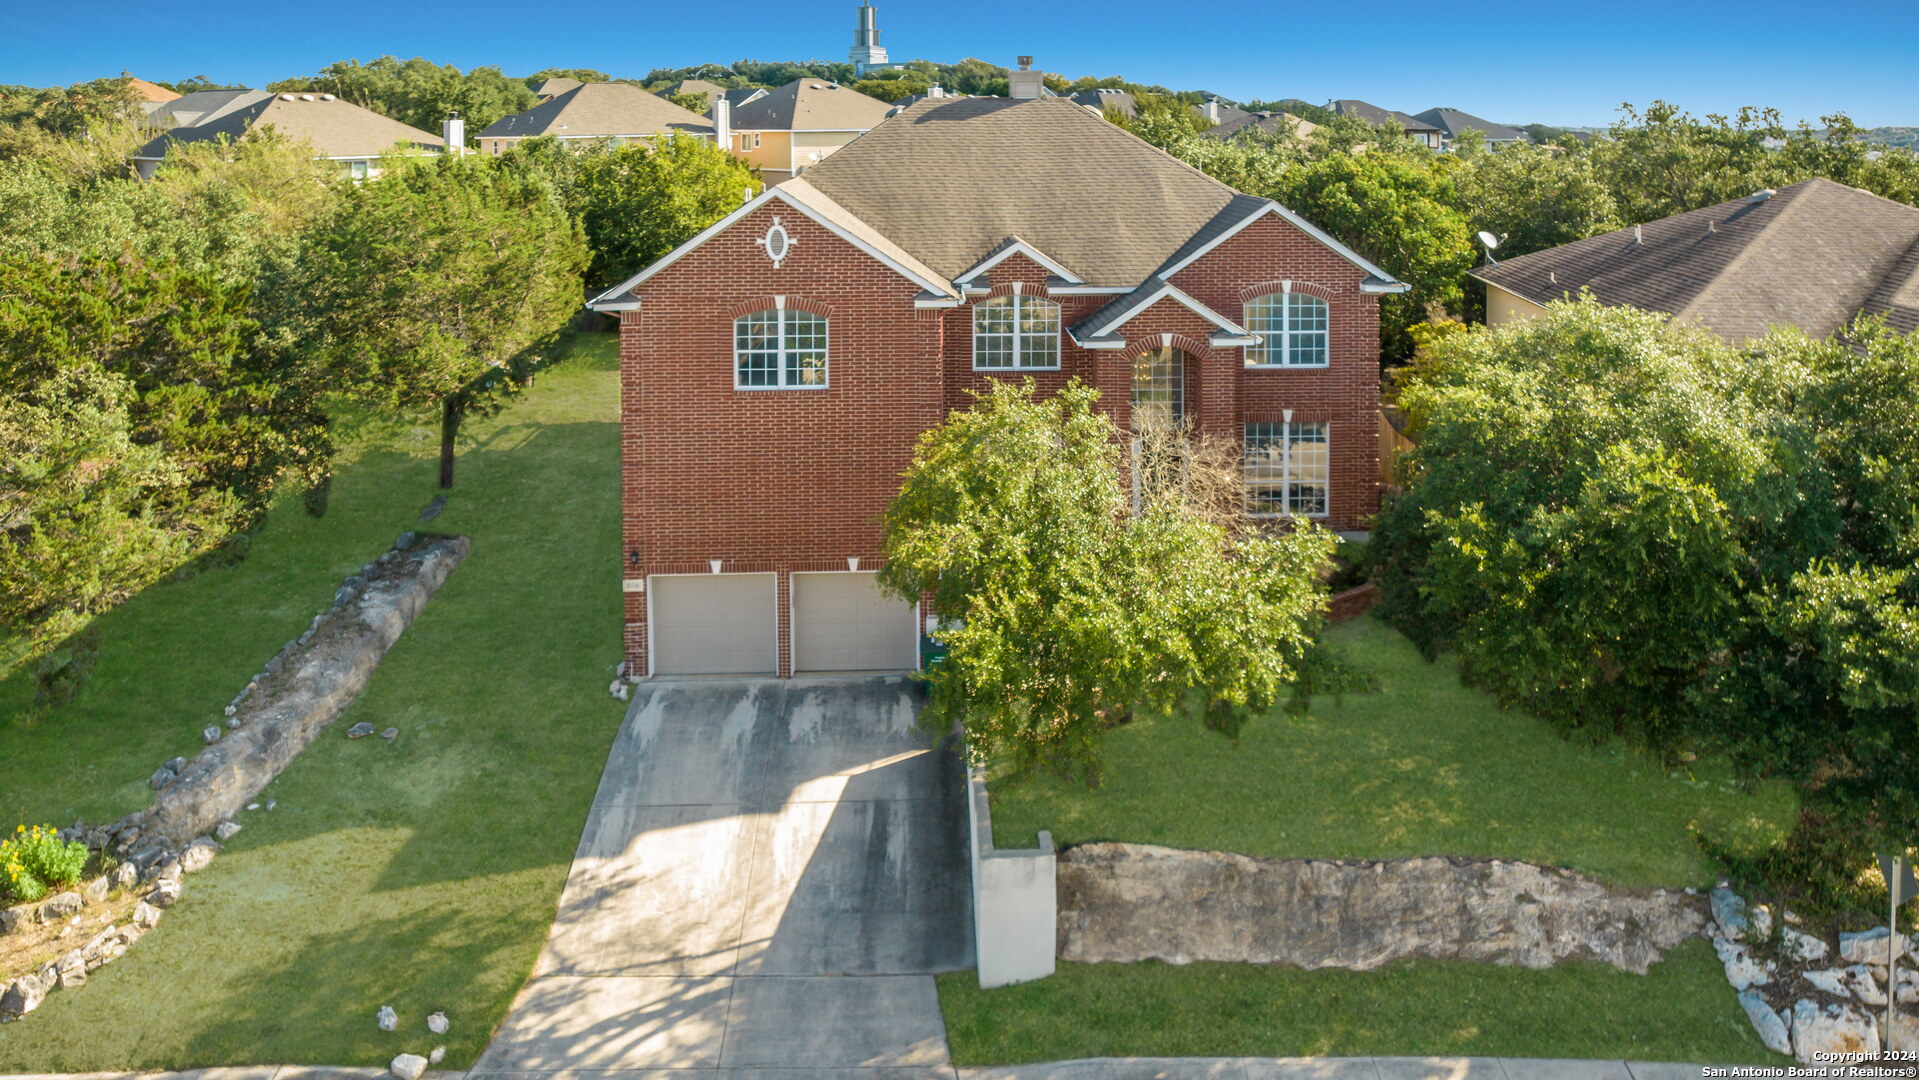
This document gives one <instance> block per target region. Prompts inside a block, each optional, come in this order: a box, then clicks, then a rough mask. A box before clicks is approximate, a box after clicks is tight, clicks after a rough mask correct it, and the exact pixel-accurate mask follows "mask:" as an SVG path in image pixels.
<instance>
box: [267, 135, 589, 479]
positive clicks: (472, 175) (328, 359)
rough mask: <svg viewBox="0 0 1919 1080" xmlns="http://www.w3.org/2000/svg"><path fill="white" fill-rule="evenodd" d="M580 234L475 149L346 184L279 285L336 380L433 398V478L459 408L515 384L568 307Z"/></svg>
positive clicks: (415, 399) (542, 182) (381, 397)
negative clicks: (436, 425)
mask: <svg viewBox="0 0 1919 1080" xmlns="http://www.w3.org/2000/svg"><path fill="white" fill-rule="evenodd" d="M586 262H587V251H586V243H585V240H584V238H583V237H582V235H581V232H580V228H579V226H578V224H576V223H575V222H573V221H572V220H571V219H570V218H569V217H568V215H567V212H566V210H565V208H564V207H563V206H562V205H561V203H560V200H559V197H558V195H557V194H556V192H555V191H554V189H553V186H552V185H551V184H550V183H549V182H548V181H547V180H546V179H545V178H543V177H542V176H540V175H538V174H537V173H534V172H531V171H529V170H525V169H514V168H508V167H505V166H502V165H501V164H500V163H499V162H498V160H496V159H492V158H479V157H467V158H459V157H443V158H440V159H438V160H437V161H431V162H418V163H412V164H408V165H404V166H402V167H399V168H397V169H395V170H393V171H390V172H388V173H387V174H386V175H385V176H383V177H381V179H380V182H379V183H376V184H360V185H355V186H353V187H352V188H350V189H349V190H347V191H346V192H345V193H344V195H343V198H342V199H341V201H340V203H339V205H338V208H337V209H336V210H335V211H334V213H333V214H332V215H331V216H330V217H329V218H327V219H326V220H325V221H323V222H322V223H321V224H320V225H318V226H317V227H316V228H315V229H314V230H313V234H312V236H311V237H310V240H309V242H308V244H307V246H306V250H305V252H304V255H303V257H302V258H301V260H300V262H299V264H298V266H297V268H296V269H295V270H293V271H292V272H291V277H292V280H291V281H289V282H288V283H287V284H286V285H284V286H282V288H281V290H280V291H281V292H283V293H284V295H287V296H289V297H292V298H295V299H294V302H296V303H298V304H299V306H300V307H301V309H302V310H303V311H305V312H306V313H307V314H306V317H307V318H308V319H310V320H311V324H310V326H309V327H308V328H307V330H306V333H305V334H304V335H303V336H304V337H306V339H307V341H308V343H309V344H308V349H309V351H311V352H312V353H313V354H314V356H315V359H316V361H317V363H318V365H319V366H320V367H321V368H323V369H324V370H325V371H326V372H327V373H328V375H329V377H330V378H331V379H332V380H333V381H334V385H335V386H337V387H339V388H340V389H343V390H346V391H347V392H349V393H351V394H353V395H354V396H356V397H358V398H360V399H362V400H365V401H368V402H371V403H373V404H375V405H378V406H382V407H387V408H392V409H401V410H411V409H424V408H430V407H434V406H438V408H439V410H440V486H441V487H451V486H452V485H453V458H454V446H455V440H456V438H457V436H458V434H459V427H460V422H461V420H462V419H463V418H464V417H465V416H466V415H467V413H469V412H472V411H476V410H480V409H484V408H488V407H490V406H491V405H493V404H494V403H497V402H498V401H500V400H503V399H504V398H506V397H508V396H510V395H511V394H513V393H514V392H515V391H517V390H518V389H519V388H520V387H521V386H523V385H524V382H525V380H526V378H527V377H528V376H530V375H531V374H532V373H533V372H534V371H536V370H537V369H538V368H539V367H540V366H541V365H543V364H544V363H546V362H547V361H548V360H549V359H550V358H551V357H552V355H553V349H554V346H555V345H556V343H557V342H558V340H559V337H560V335H561V332H562V331H563V330H564V328H565V327H566V325H567V322H568V321H569V320H570V319H571V317H572V316H573V314H574V313H575V312H576V311H578V310H579V306H580V302H581V299H582V292H581V279H580V274H581V271H582V270H583V269H584V268H585V265H586Z"/></svg>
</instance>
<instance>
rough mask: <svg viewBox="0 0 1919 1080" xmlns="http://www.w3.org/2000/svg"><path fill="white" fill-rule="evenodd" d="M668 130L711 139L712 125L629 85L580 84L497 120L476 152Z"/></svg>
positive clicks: (640, 138)
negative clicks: (544, 139)
mask: <svg viewBox="0 0 1919 1080" xmlns="http://www.w3.org/2000/svg"><path fill="white" fill-rule="evenodd" d="M557 81H559V80H548V82H549V83H551V82H557ZM672 132H681V133H684V134H687V135H697V136H699V137H701V138H704V139H711V138H713V124H712V121H710V120H708V119H707V118H706V117H704V116H701V115H700V114H698V113H695V112H688V111H687V110H685V109H682V108H680V107H679V106H678V105H675V104H673V103H672V102H670V101H668V100H666V99H665V98H663V97H660V96H659V95H657V94H652V93H648V92H647V91H646V90H644V89H642V88H640V87H637V86H634V85H633V84H631V83H621V82H596V83H581V84H580V85H578V86H575V87H573V88H572V89H570V90H565V91H562V92H560V93H558V94H555V95H553V96H552V97H549V98H547V99H546V100H544V101H542V102H540V103H539V104H538V105H535V106H533V107H532V108H531V109H528V110H527V111H525V112H522V113H514V114H513V115H512V116H504V117H501V118H500V119H498V120H495V121H494V122H493V123H491V124H488V125H487V127H486V130H485V131H482V132H480V134H479V135H478V137H477V138H478V140H479V144H480V153H482V154H500V153H504V152H505V151H506V150H507V149H508V148H509V147H511V146H513V145H514V144H515V143H518V142H521V141H523V140H526V139H534V138H538V137H540V136H542V135H551V136H553V137H554V138H556V139H558V140H559V141H560V142H562V143H588V142H598V141H600V140H602V139H604V140H606V141H608V142H611V143H613V144H614V145H620V144H623V143H629V142H640V143H650V142H652V141H653V140H654V139H656V138H658V137H659V136H661V135H666V134H670V133H672Z"/></svg>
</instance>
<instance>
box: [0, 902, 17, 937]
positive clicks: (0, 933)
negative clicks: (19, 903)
mask: <svg viewBox="0 0 1919 1080" xmlns="http://www.w3.org/2000/svg"><path fill="white" fill-rule="evenodd" d="M19 927H20V909H19V908H0V937H5V936H6V935H8V934H11V933H13V932H14V931H15V930H17V929H19Z"/></svg>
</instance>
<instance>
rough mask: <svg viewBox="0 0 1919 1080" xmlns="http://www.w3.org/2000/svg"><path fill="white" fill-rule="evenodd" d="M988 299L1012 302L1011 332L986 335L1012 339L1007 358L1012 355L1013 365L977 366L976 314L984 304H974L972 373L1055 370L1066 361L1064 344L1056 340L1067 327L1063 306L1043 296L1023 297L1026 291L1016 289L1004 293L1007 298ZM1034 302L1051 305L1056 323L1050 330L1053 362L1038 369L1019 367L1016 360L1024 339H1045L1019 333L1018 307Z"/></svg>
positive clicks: (977, 327)
mask: <svg viewBox="0 0 1919 1080" xmlns="http://www.w3.org/2000/svg"><path fill="white" fill-rule="evenodd" d="M991 299H992V300H995V301H998V300H1011V301H1012V302H1013V329H1012V330H1011V331H1009V332H1007V333H1004V334H999V333H991V334H989V336H991V337H1004V338H1011V339H1012V342H1013V350H1012V352H1011V353H1010V354H1009V355H1010V356H1011V357H1012V358H1013V362H1012V364H1010V365H1008V366H1006V367H981V366H980V362H979V339H980V329H979V311H980V308H981V307H983V306H984V305H983V304H976V305H974V307H973V370H974V371H990V372H1001V373H1003V372H1009V371H1012V372H1017V371H1058V370H1059V369H1060V364H1061V363H1062V362H1063V361H1064V359H1065V356H1064V354H1065V352H1066V349H1065V346H1064V345H1063V343H1062V342H1061V341H1060V340H1058V339H1059V338H1060V337H1063V336H1064V334H1063V333H1062V330H1063V328H1064V326H1065V324H1066V310H1065V309H1064V308H1062V307H1061V306H1060V305H1059V304H1057V303H1054V302H1053V301H1051V300H1048V299H1046V298H1045V297H1043V296H1029V295H1027V294H1026V293H1025V292H1024V291H1023V290H1017V291H1014V292H1012V293H1008V294H1007V295H1006V296H996V297H992V298H991ZM1034 302H1037V303H1041V304H1047V305H1050V306H1051V307H1052V309H1053V312H1054V318H1053V322H1054V323H1055V324H1057V328H1056V329H1054V331H1053V334H1054V337H1055V340H1054V342H1053V362H1052V363H1051V364H1048V365H1043V366H1040V367H1028V366H1026V365H1024V364H1021V363H1020V362H1019V360H1020V352H1021V348H1020V347H1021V345H1023V344H1024V343H1025V340H1026V338H1027V337H1029V336H1031V337H1044V336H1045V335H1043V334H1032V335H1028V334H1027V333H1026V332H1025V331H1023V330H1021V329H1020V328H1019V316H1020V308H1021V306H1022V305H1024V304H1028V303H1034ZM995 306H997V305H995Z"/></svg>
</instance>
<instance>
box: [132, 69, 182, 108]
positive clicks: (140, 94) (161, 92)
mask: <svg viewBox="0 0 1919 1080" xmlns="http://www.w3.org/2000/svg"><path fill="white" fill-rule="evenodd" d="M120 77H121V78H123V79H125V80H126V81H127V91H128V92H129V93H131V94H132V95H133V100H134V102H135V103H136V104H137V105H138V106H139V108H140V111H141V112H142V113H145V114H147V115H151V114H152V113H153V110H155V109H157V108H159V107H160V106H162V105H164V104H166V103H167V102H169V101H175V100H178V98H179V97H180V95H179V94H178V93H177V92H175V91H172V90H169V89H167V88H166V87H164V86H161V85H160V84H159V83H151V82H148V81H147V80H145V79H140V78H135V77H134V74H133V72H131V71H122V72H121V73H120Z"/></svg>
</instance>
